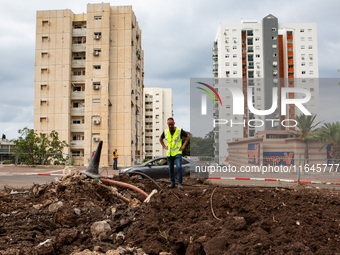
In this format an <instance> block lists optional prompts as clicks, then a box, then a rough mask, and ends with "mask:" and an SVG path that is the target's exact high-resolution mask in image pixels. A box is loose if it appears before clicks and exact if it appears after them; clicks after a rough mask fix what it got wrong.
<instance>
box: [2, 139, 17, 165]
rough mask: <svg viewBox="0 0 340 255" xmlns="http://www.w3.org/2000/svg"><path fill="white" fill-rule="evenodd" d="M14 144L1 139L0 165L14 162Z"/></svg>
mask: <svg viewBox="0 0 340 255" xmlns="http://www.w3.org/2000/svg"><path fill="white" fill-rule="evenodd" d="M14 152H15V144H14V142H13V141H10V140H8V139H6V138H5V137H3V138H2V139H0V164H9V163H14V162H15V156H14Z"/></svg>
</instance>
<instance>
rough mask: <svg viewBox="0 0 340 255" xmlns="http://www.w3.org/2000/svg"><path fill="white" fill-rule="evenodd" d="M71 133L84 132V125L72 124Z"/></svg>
mask: <svg viewBox="0 0 340 255" xmlns="http://www.w3.org/2000/svg"><path fill="white" fill-rule="evenodd" d="M71 132H84V124H71Z"/></svg>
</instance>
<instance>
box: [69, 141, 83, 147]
mask: <svg viewBox="0 0 340 255" xmlns="http://www.w3.org/2000/svg"><path fill="white" fill-rule="evenodd" d="M71 149H84V141H82V140H73V141H71Z"/></svg>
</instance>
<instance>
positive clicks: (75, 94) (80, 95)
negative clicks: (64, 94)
mask: <svg viewBox="0 0 340 255" xmlns="http://www.w3.org/2000/svg"><path fill="white" fill-rule="evenodd" d="M71 99H85V92H84V91H72V92H71Z"/></svg>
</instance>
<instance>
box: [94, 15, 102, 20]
mask: <svg viewBox="0 0 340 255" xmlns="http://www.w3.org/2000/svg"><path fill="white" fill-rule="evenodd" d="M101 19H102V16H94V20H101Z"/></svg>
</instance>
